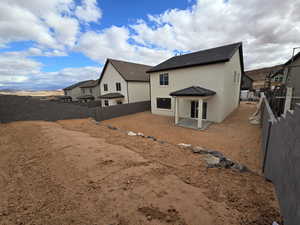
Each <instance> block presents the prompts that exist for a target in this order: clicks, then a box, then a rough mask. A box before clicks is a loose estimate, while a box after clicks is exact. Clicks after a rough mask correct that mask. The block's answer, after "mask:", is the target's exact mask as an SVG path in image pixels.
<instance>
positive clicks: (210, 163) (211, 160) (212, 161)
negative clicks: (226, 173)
mask: <svg viewBox="0 0 300 225" xmlns="http://www.w3.org/2000/svg"><path fill="white" fill-rule="evenodd" d="M204 160H205V162H206V163H207V167H208V168H213V167H218V164H219V163H220V159H219V158H218V157H215V156H213V155H207V156H206V157H205V158H204Z"/></svg>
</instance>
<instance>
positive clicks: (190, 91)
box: [170, 86, 216, 97]
mask: <svg viewBox="0 0 300 225" xmlns="http://www.w3.org/2000/svg"><path fill="white" fill-rule="evenodd" d="M215 94H216V92H215V91H212V90H209V89H206V88H203V87H199V86H191V87H188V88H184V89H181V90H178V91H174V92H171V93H170V96H200V97H205V96H212V95H215Z"/></svg>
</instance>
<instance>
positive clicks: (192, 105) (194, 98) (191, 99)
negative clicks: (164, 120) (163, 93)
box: [170, 86, 216, 130]
mask: <svg viewBox="0 0 300 225" xmlns="http://www.w3.org/2000/svg"><path fill="white" fill-rule="evenodd" d="M215 94H216V92H215V91H212V90H209V89H206V88H202V87H199V86H191V87H188V88H184V89H181V90H178V91H175V92H172V93H170V96H172V97H174V98H175V124H176V125H178V126H183V127H188V128H193V129H200V130H204V129H206V128H207V127H208V126H209V125H210V124H211V122H210V121H208V120H207V108H208V103H209V101H208V100H209V99H210V98H211V97H212V96H214V95H215Z"/></svg>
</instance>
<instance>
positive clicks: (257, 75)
mask: <svg viewBox="0 0 300 225" xmlns="http://www.w3.org/2000/svg"><path fill="white" fill-rule="evenodd" d="M280 69H282V65H276V66H271V67H264V68H260V69H255V70H249V71H246V72H245V75H246V76H248V77H249V78H250V79H252V87H253V89H256V90H259V89H261V88H264V87H265V82H266V77H267V76H268V75H269V74H270V73H272V72H273V71H277V70H280ZM277 79H278V78H276V77H274V79H273V80H272V85H273V86H274V85H276V82H279V80H278V81H277Z"/></svg>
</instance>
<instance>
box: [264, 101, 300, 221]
mask: <svg viewBox="0 0 300 225" xmlns="http://www.w3.org/2000/svg"><path fill="white" fill-rule="evenodd" d="M262 154H263V159H264V161H263V168H264V176H265V177H266V178H267V179H268V180H270V181H271V182H272V183H273V184H274V186H275V189H276V194H277V198H278V200H279V205H280V209H281V214H282V216H283V218H284V224H286V225H298V224H300V107H299V105H297V106H296V109H295V111H294V113H293V114H291V113H287V115H286V116H285V117H282V118H278V119H275V117H274V115H273V113H272V111H271V110H270V107H269V105H268V102H267V101H266V100H265V101H264V105H263V117H262Z"/></svg>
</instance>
